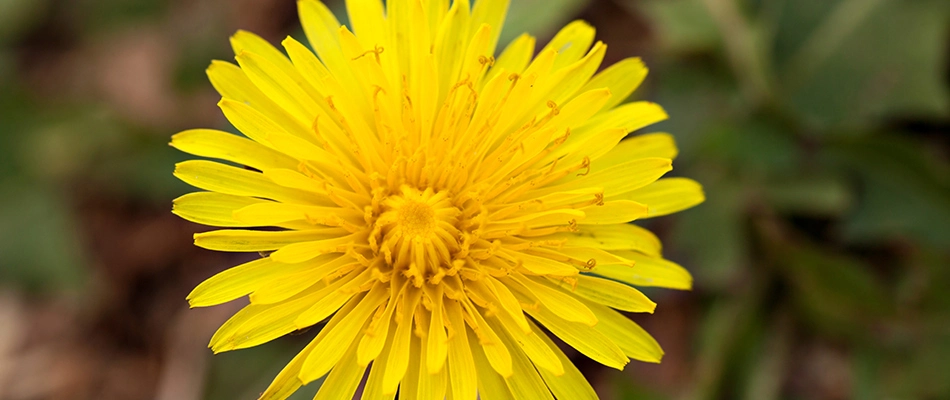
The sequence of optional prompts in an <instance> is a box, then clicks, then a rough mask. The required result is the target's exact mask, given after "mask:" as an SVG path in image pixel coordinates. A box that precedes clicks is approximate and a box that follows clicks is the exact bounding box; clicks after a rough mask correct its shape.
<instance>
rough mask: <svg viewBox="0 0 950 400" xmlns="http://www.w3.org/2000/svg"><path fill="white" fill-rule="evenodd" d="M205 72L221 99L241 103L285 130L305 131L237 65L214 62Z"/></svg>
mask: <svg viewBox="0 0 950 400" xmlns="http://www.w3.org/2000/svg"><path fill="white" fill-rule="evenodd" d="M206 72H207V74H208V78H209V79H210V80H211V85H212V86H214V88H215V89H216V90H217V91H218V93H220V94H221V97H223V98H225V99H229V100H233V101H237V102H240V103H243V104H245V105H247V106H248V107H251V108H253V109H255V110H257V111H258V112H260V113H261V114H262V115H265V116H266V117H267V118H268V119H270V120H272V121H275V123H276V124H278V125H279V126H283V127H287V129H292V128H296V129H300V130H303V129H305V127H304V126H303V125H301V124H300V122H298V121H297V120H296V119H295V118H294V117H293V116H291V115H290V114H289V113H288V112H287V110H284V109H283V108H281V107H280V106H278V105H277V103H275V102H274V101H273V100H271V99H270V98H268V97H267V96H266V95H265V94H264V93H263V92H261V90H260V89H258V88H257V86H255V85H254V84H253V83H252V82H251V80H250V79H248V78H247V75H246V74H245V73H244V71H242V70H241V68H240V67H238V66H237V65H234V64H231V63H229V62H226V61H218V60H215V61H212V62H211V65H210V66H208V69H207V71H206Z"/></svg>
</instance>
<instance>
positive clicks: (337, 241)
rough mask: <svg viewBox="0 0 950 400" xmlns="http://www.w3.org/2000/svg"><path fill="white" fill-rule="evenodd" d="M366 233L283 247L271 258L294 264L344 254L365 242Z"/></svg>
mask: <svg viewBox="0 0 950 400" xmlns="http://www.w3.org/2000/svg"><path fill="white" fill-rule="evenodd" d="M366 237H367V234H366V232H360V233H354V234H352V235H348V236H340V237H333V238H328V239H323V240H314V241H310V242H297V243H293V244H288V245H286V246H284V247H281V248H280V249H278V250H277V251H275V252H274V253H272V254H271V255H270V256H271V257H272V258H273V259H274V260H275V261H277V262H282V263H287V264H293V263H299V262H304V261H307V260H310V259H312V258H315V257H318V256H322V255H324V254H328V253H343V252H345V251H346V249H347V247H348V246H350V245H352V244H353V243H362V242H365V240H366Z"/></svg>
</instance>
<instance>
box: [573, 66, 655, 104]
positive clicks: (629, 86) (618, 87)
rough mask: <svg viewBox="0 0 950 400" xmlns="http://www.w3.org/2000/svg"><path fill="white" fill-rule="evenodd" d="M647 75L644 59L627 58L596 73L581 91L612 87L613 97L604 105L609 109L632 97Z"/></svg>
mask: <svg viewBox="0 0 950 400" xmlns="http://www.w3.org/2000/svg"><path fill="white" fill-rule="evenodd" d="M646 77H647V67H646V66H645V65H643V61H642V60H640V58H627V59H623V60H621V61H620V62H618V63H616V64H613V65H611V66H609V67H607V68H605V69H604V70H603V71H601V72H600V73H598V74H597V75H594V77H593V78H591V80H590V81H589V82H587V84H586V85H584V87H583V88H582V89H581V91H582V92H583V91H586V90H591V89H597V88H608V89H610V92H611V93H613V97H611V98H610V100H609V101H608V102H607V104H606V105H604V108H605V109H608V110H609V109H611V108H613V107H615V106H616V105H617V104H620V103H622V102H623V101H624V100H626V99H627V97H630V94H631V93H633V91H634V90H636V89H637V87H639V86H640V84H641V83H643V80H644V79H645V78H646Z"/></svg>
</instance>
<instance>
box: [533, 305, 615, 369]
mask: <svg viewBox="0 0 950 400" xmlns="http://www.w3.org/2000/svg"><path fill="white" fill-rule="evenodd" d="M526 310H527V311H528V314H529V315H531V316H532V317H533V318H534V319H535V320H537V321H538V322H540V323H541V325H544V327H545V328H548V330H550V331H551V333H553V334H554V336H557V337H558V338H560V339H561V340H563V341H564V343H567V344H568V345H570V346H571V347H573V348H575V349H577V351H580V352H581V353H583V354H584V355H585V356H587V357H590V358H591V359H592V360H594V361H597V362H599V363H601V364H604V365H606V366H608V367H611V368H616V369H619V370H622V369H623V367H624V366H625V365H627V363H628V362H629V360H628V359H627V356H626V355H624V352H623V350H621V349H620V347H619V346H617V343H614V341H613V340H611V339H610V338H608V337H607V336H605V335H604V334H603V333H601V332H599V331H597V330H596V329H594V327H591V326H588V325H585V324H582V323H580V322H571V321H567V320H565V319H562V318H561V317H560V316H559V313H560V310H551V309H549V308H547V307H539V308H538V309H537V310H532V309H530V308H529V309H526ZM595 318H596V316H595Z"/></svg>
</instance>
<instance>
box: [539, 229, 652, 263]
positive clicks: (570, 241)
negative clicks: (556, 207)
mask: <svg viewBox="0 0 950 400" xmlns="http://www.w3.org/2000/svg"><path fill="white" fill-rule="evenodd" d="M537 240H553V241H564V242H565V246H571V247H590V248H595V249H602V250H636V251H639V252H641V253H644V254H647V255H651V256H659V255H660V251H661V248H662V246H661V244H660V239H659V238H657V237H656V235H654V234H653V232H650V231H648V230H646V229H644V228H641V227H639V226H636V225H633V224H611V225H584V226H580V227H579V230H578V231H577V232H564V233H556V234H553V235H548V236H542V237H539V238H537Z"/></svg>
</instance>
